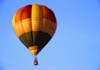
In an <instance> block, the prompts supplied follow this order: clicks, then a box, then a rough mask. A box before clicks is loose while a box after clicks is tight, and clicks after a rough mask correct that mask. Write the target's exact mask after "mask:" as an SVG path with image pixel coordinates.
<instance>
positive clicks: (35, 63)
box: [34, 57, 38, 65]
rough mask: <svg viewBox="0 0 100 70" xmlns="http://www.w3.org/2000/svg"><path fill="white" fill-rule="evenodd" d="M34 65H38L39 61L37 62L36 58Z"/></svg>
mask: <svg viewBox="0 0 100 70" xmlns="http://www.w3.org/2000/svg"><path fill="white" fill-rule="evenodd" d="M34 65H38V60H37V58H36V57H35V59H34Z"/></svg>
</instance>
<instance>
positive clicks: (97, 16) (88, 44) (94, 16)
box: [0, 0, 100, 70]
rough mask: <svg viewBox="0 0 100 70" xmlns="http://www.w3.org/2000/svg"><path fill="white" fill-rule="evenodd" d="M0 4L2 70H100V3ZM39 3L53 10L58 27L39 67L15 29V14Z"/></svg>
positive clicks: (22, 0)
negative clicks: (13, 20) (24, 7)
mask: <svg viewBox="0 0 100 70" xmlns="http://www.w3.org/2000/svg"><path fill="white" fill-rule="evenodd" d="M0 1H1V2H0V70H100V0H0ZM35 3H37V4H43V5H46V6H48V7H49V8H51V9H52V10H53V11H54V13H55V15H56V18H57V24H58V25H57V30H56V33H55V35H54V37H53V38H52V40H51V41H50V42H49V43H48V44H47V45H46V46H45V48H43V50H42V51H41V52H40V53H39V55H38V56H37V57H38V61H39V65H38V66H34V65H33V61H34V58H33V56H32V55H31V54H30V52H29V51H28V50H27V48H26V47H25V46H24V45H23V44H22V43H21V42H20V41H19V39H18V38H17V37H16V35H15V33H14V31H13V28H12V16H13V15H14V13H15V12H16V11H17V10H18V9H19V8H20V7H22V6H25V5H27V4H35Z"/></svg>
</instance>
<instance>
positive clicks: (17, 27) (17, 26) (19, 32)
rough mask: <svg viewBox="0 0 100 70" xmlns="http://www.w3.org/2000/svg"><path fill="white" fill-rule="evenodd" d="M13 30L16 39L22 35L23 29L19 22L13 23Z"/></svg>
mask: <svg viewBox="0 0 100 70" xmlns="http://www.w3.org/2000/svg"><path fill="white" fill-rule="evenodd" d="M13 28H14V31H15V32H16V35H17V36H18V37H19V36H21V35H22V34H24V29H23V26H22V24H21V21H19V22H17V23H14V24H13Z"/></svg>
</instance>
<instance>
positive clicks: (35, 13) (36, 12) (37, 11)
mask: <svg viewBox="0 0 100 70" xmlns="http://www.w3.org/2000/svg"><path fill="white" fill-rule="evenodd" d="M31 16H32V18H38V17H40V18H42V10H41V7H40V6H39V5H38V4H34V5H32V15H31Z"/></svg>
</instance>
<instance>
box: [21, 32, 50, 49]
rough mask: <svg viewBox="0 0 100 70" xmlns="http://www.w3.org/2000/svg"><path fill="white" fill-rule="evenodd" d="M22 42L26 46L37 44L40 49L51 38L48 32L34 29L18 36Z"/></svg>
mask: <svg viewBox="0 0 100 70" xmlns="http://www.w3.org/2000/svg"><path fill="white" fill-rule="evenodd" d="M19 39H20V40H21V41H22V43H23V44H24V45H25V46H26V47H27V48H28V47H29V46H33V45H36V46H39V47H38V49H39V50H41V49H42V48H43V47H44V46H45V45H46V44H47V43H48V42H49V40H50V39H51V36H50V35H49V34H48V33H44V32H41V31H34V32H28V33H24V34H23V35H22V36H20V37H19Z"/></svg>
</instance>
